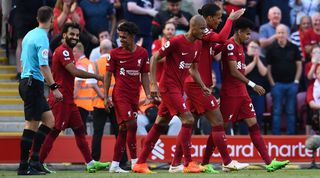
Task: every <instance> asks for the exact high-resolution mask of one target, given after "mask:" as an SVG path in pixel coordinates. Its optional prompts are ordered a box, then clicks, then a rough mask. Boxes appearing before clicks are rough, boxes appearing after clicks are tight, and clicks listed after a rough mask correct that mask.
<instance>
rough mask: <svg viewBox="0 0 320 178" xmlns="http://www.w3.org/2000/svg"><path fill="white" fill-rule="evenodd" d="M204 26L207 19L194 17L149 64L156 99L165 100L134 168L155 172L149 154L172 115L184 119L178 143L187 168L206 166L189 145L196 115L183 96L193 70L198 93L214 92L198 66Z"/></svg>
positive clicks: (143, 171) (189, 169)
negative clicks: (198, 161) (193, 156)
mask: <svg viewBox="0 0 320 178" xmlns="http://www.w3.org/2000/svg"><path fill="white" fill-rule="evenodd" d="M205 30H206V21H205V19H204V18H203V17H202V16H200V15H196V16H194V17H192V18H191V20H190V28H189V31H188V32H187V33H186V34H182V35H177V36H175V37H173V38H171V39H170V40H169V41H167V42H166V43H165V44H164V45H163V46H162V48H161V49H160V50H159V52H157V53H156V54H155V55H154V56H153V57H152V60H151V65H150V74H151V77H150V81H151V95H152V97H154V98H155V99H156V98H158V96H159V94H160V95H161V100H162V101H161V104H160V106H159V111H158V117H157V119H156V121H155V124H154V125H153V127H152V129H151V130H150V131H149V133H148V135H147V137H146V139H145V141H144V146H143V150H142V152H141V154H140V155H139V159H138V161H137V164H135V165H134V167H133V172H137V173H152V172H151V171H150V170H149V168H148V165H147V164H146V161H147V158H148V155H149V154H150V152H151V151H152V149H153V147H154V145H155V143H156V142H157V140H158V139H159V137H160V135H161V134H162V131H163V130H165V127H166V126H168V123H169V122H170V119H171V118H172V116H173V115H177V116H179V117H180V119H181V121H182V128H181V130H180V132H179V135H178V137H177V145H181V147H182V152H183V155H184V158H185V162H184V163H185V165H184V172H186V173H187V172H201V171H202V170H203V167H202V166H199V165H197V164H196V163H195V162H192V159H191V153H190V147H191V135H192V127H193V123H194V118H193V116H192V114H191V112H190V111H189V109H188V108H187V105H186V102H185V100H184V98H183V93H184V91H183V84H184V80H185V79H186V77H187V76H188V74H189V72H190V74H191V76H192V77H193V78H194V80H195V81H196V82H197V83H198V85H200V86H201V89H202V91H201V93H199V94H203V95H209V94H210V93H211V90H210V89H209V88H207V87H206V86H205V84H204V83H203V82H202V80H201V77H200V74H199V71H198V67H197V63H198V62H199V56H200V51H201V40H200V39H202V37H203V34H204V32H205ZM163 57H166V61H165V63H164V70H163V73H162V76H161V79H160V84H159V89H158V85H157V81H156V70H157V69H156V66H157V62H158V61H159V60H161V59H162V58H163Z"/></svg>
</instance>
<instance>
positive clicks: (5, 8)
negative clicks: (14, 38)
mask: <svg viewBox="0 0 320 178" xmlns="http://www.w3.org/2000/svg"><path fill="white" fill-rule="evenodd" d="M11 9H12V0H2V1H1V11H2V26H1V40H0V44H1V46H2V47H4V46H6V39H7V38H6V37H7V25H8V20H9V14H10V11H11Z"/></svg>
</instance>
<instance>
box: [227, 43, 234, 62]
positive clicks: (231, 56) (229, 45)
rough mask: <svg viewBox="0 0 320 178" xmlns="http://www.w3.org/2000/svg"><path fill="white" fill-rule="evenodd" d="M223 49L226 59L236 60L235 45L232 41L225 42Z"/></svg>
mask: <svg viewBox="0 0 320 178" xmlns="http://www.w3.org/2000/svg"><path fill="white" fill-rule="evenodd" d="M224 51H225V52H226V53H227V55H226V56H227V60H228V61H236V60H237V57H236V51H235V46H234V44H232V43H227V44H226V45H225V46H224Z"/></svg>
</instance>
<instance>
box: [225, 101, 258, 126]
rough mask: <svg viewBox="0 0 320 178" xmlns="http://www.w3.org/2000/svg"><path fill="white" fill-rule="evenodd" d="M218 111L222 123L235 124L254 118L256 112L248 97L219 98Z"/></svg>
mask: <svg viewBox="0 0 320 178" xmlns="http://www.w3.org/2000/svg"><path fill="white" fill-rule="evenodd" d="M220 110H221V113H222V116H223V119H224V122H230V121H231V122H236V121H239V120H242V119H248V118H253V117H256V112H255V110H254V107H253V104H252V101H251V98H250V97H249V96H239V97H230V96H227V97H226V96H221V104H220Z"/></svg>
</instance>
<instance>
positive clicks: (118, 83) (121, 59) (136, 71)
mask: <svg viewBox="0 0 320 178" xmlns="http://www.w3.org/2000/svg"><path fill="white" fill-rule="evenodd" d="M106 68H107V69H106V70H107V71H110V72H112V73H113V75H114V77H115V86H114V89H113V98H123V97H126V98H128V99H133V100H132V101H139V91H140V86H141V81H140V74H141V73H148V72H149V59H148V53H147V51H146V49H144V48H142V47H140V46H137V48H136V50H135V51H134V52H129V51H126V50H124V49H123V48H122V47H119V48H116V49H113V50H111V52H110V57H109V58H108V62H107V66H106Z"/></svg>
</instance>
